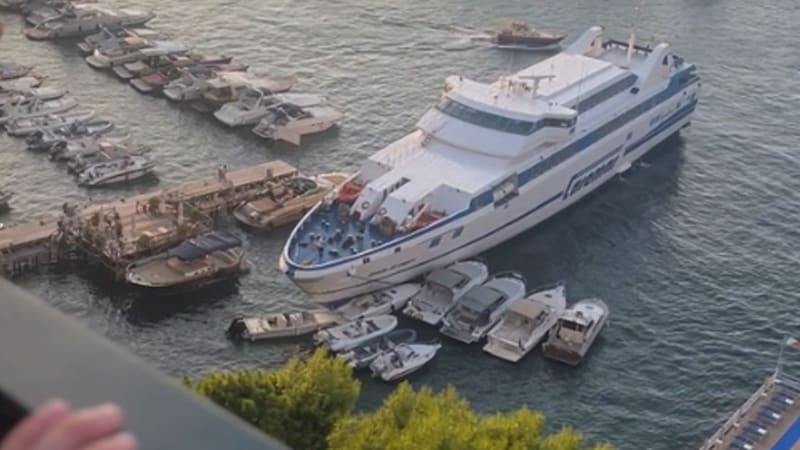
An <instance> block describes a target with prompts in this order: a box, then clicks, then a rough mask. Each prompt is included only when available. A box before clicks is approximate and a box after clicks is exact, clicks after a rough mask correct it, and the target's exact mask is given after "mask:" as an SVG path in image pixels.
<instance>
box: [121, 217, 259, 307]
mask: <svg viewBox="0 0 800 450" xmlns="http://www.w3.org/2000/svg"><path fill="white" fill-rule="evenodd" d="M243 263H244V251H243V250H242V241H240V240H239V238H237V237H236V236H234V235H232V234H230V233H226V232H223V231H211V232H207V233H204V234H201V235H200V236H198V237H195V238H192V239H189V240H188V241H186V242H184V243H182V244H180V245H179V246H177V247H175V248H173V249H171V250H168V251H167V252H165V253H162V254H160V255H156V256H153V257H151V258H147V259H144V260H141V261H139V262H136V263H133V264H131V265H130V266H128V268H127V269H126V271H125V280H126V281H127V282H128V283H130V284H132V285H134V286H138V287H141V288H145V289H147V290H149V291H155V292H162V293H171V292H178V291H186V290H194V289H199V288H201V287H205V286H209V285H212V284H215V283H219V282H221V281H225V280H228V279H231V278H233V277H235V276H237V275H238V274H239V273H240V272H241V268H242V264H243Z"/></svg>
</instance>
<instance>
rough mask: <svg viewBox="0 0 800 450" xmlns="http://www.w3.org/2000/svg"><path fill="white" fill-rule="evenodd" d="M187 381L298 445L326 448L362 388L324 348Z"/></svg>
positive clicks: (303, 448) (315, 449)
mask: <svg viewBox="0 0 800 450" xmlns="http://www.w3.org/2000/svg"><path fill="white" fill-rule="evenodd" d="M185 383H186V384H187V385H189V386H190V387H191V388H192V389H193V390H194V391H195V392H197V393H199V394H202V395H204V396H206V397H208V398H209V399H211V400H212V401H213V402H214V403H216V404H218V405H220V406H221V407H223V408H225V409H227V410H228V411H230V412H232V413H233V414H235V415H237V416H239V417H240V418H242V419H244V420H245V421H247V422H250V423H251V424H253V425H255V426H256V427H258V428H259V429H261V430H262V431H264V432H265V433H267V434H269V435H271V436H272V437H274V438H276V439H279V440H281V441H283V442H285V443H286V444H287V445H289V446H290V447H292V448H293V449H295V450H322V449H325V448H326V436H327V435H328V434H329V433H330V430H331V429H332V428H333V425H334V423H336V422H337V421H338V420H339V419H341V418H342V417H344V416H346V415H347V414H348V413H350V412H351V411H352V410H353V407H354V406H355V402H356V399H357V398H358V394H359V392H360V390H361V385H360V383H359V382H358V380H356V379H355V378H353V372H352V369H351V368H350V367H349V366H348V365H347V364H345V363H344V361H343V360H342V359H340V358H329V357H328V356H326V353H325V351H323V350H317V351H316V352H314V354H313V355H311V356H310V357H309V358H308V359H306V360H301V359H299V358H292V359H291V360H290V361H289V362H288V363H286V365H284V366H283V367H282V368H280V369H277V370H271V371H265V370H240V371H236V372H218V373H211V374H208V375H206V376H204V377H202V378H201V379H199V380H197V381H196V382H191V381H189V380H185Z"/></svg>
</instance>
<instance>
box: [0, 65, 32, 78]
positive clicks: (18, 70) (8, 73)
mask: <svg viewBox="0 0 800 450" xmlns="http://www.w3.org/2000/svg"><path fill="white" fill-rule="evenodd" d="M31 69H32V67H30V66H23V65H22V64H15V63H0V80H13V79H14V78H21V77H24V76H25V75H27V74H28V72H30V71H31Z"/></svg>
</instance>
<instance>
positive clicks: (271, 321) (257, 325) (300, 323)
mask: <svg viewBox="0 0 800 450" xmlns="http://www.w3.org/2000/svg"><path fill="white" fill-rule="evenodd" d="M337 321H338V318H337V317H336V315H334V314H333V313H331V312H330V311H328V310H327V309H315V310H312V311H299V312H292V313H276V314H266V315H264V316H258V317H237V318H236V319H233V321H232V322H231V324H230V325H229V326H228V329H227V330H226V331H225V335H226V336H227V337H228V338H230V339H239V340H243V341H250V342H255V341H258V340H262V339H277V338H284V337H290V336H302V335H305V334H310V333H314V332H316V331H319V330H321V329H324V328H328V327H330V326H333V325H336V323H337Z"/></svg>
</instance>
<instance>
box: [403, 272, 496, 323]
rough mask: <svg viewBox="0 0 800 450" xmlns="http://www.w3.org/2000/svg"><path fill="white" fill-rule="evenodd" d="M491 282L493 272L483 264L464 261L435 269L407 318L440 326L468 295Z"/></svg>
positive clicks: (415, 299) (411, 305)
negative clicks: (485, 283)
mask: <svg viewBox="0 0 800 450" xmlns="http://www.w3.org/2000/svg"><path fill="white" fill-rule="evenodd" d="M488 278H489V268H488V267H486V264H484V263H482V262H480V261H461V262H457V263H455V264H453V265H451V266H449V267H443V268H440V269H435V270H433V271H432V272H431V273H429V274H428V275H426V276H425V283H424V284H423V286H422V289H421V290H420V292H418V293H417V294H416V295H415V296H413V297H411V300H410V301H409V302H408V306H406V307H405V308H404V309H403V314H405V315H407V316H409V317H411V318H413V319H417V320H421V321H423V322H425V323H427V324H428V325H438V324H439V323H440V322H441V321H442V318H443V317H444V316H445V315H446V314H447V313H448V312H450V310H451V309H453V307H454V306H455V305H456V303H457V302H458V301H459V300H460V299H461V297H462V296H463V295H464V294H466V293H467V291H469V290H470V289H472V288H473V287H475V286H479V285H481V284H483V283H484V282H485V281H486V280H487V279H488Z"/></svg>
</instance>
